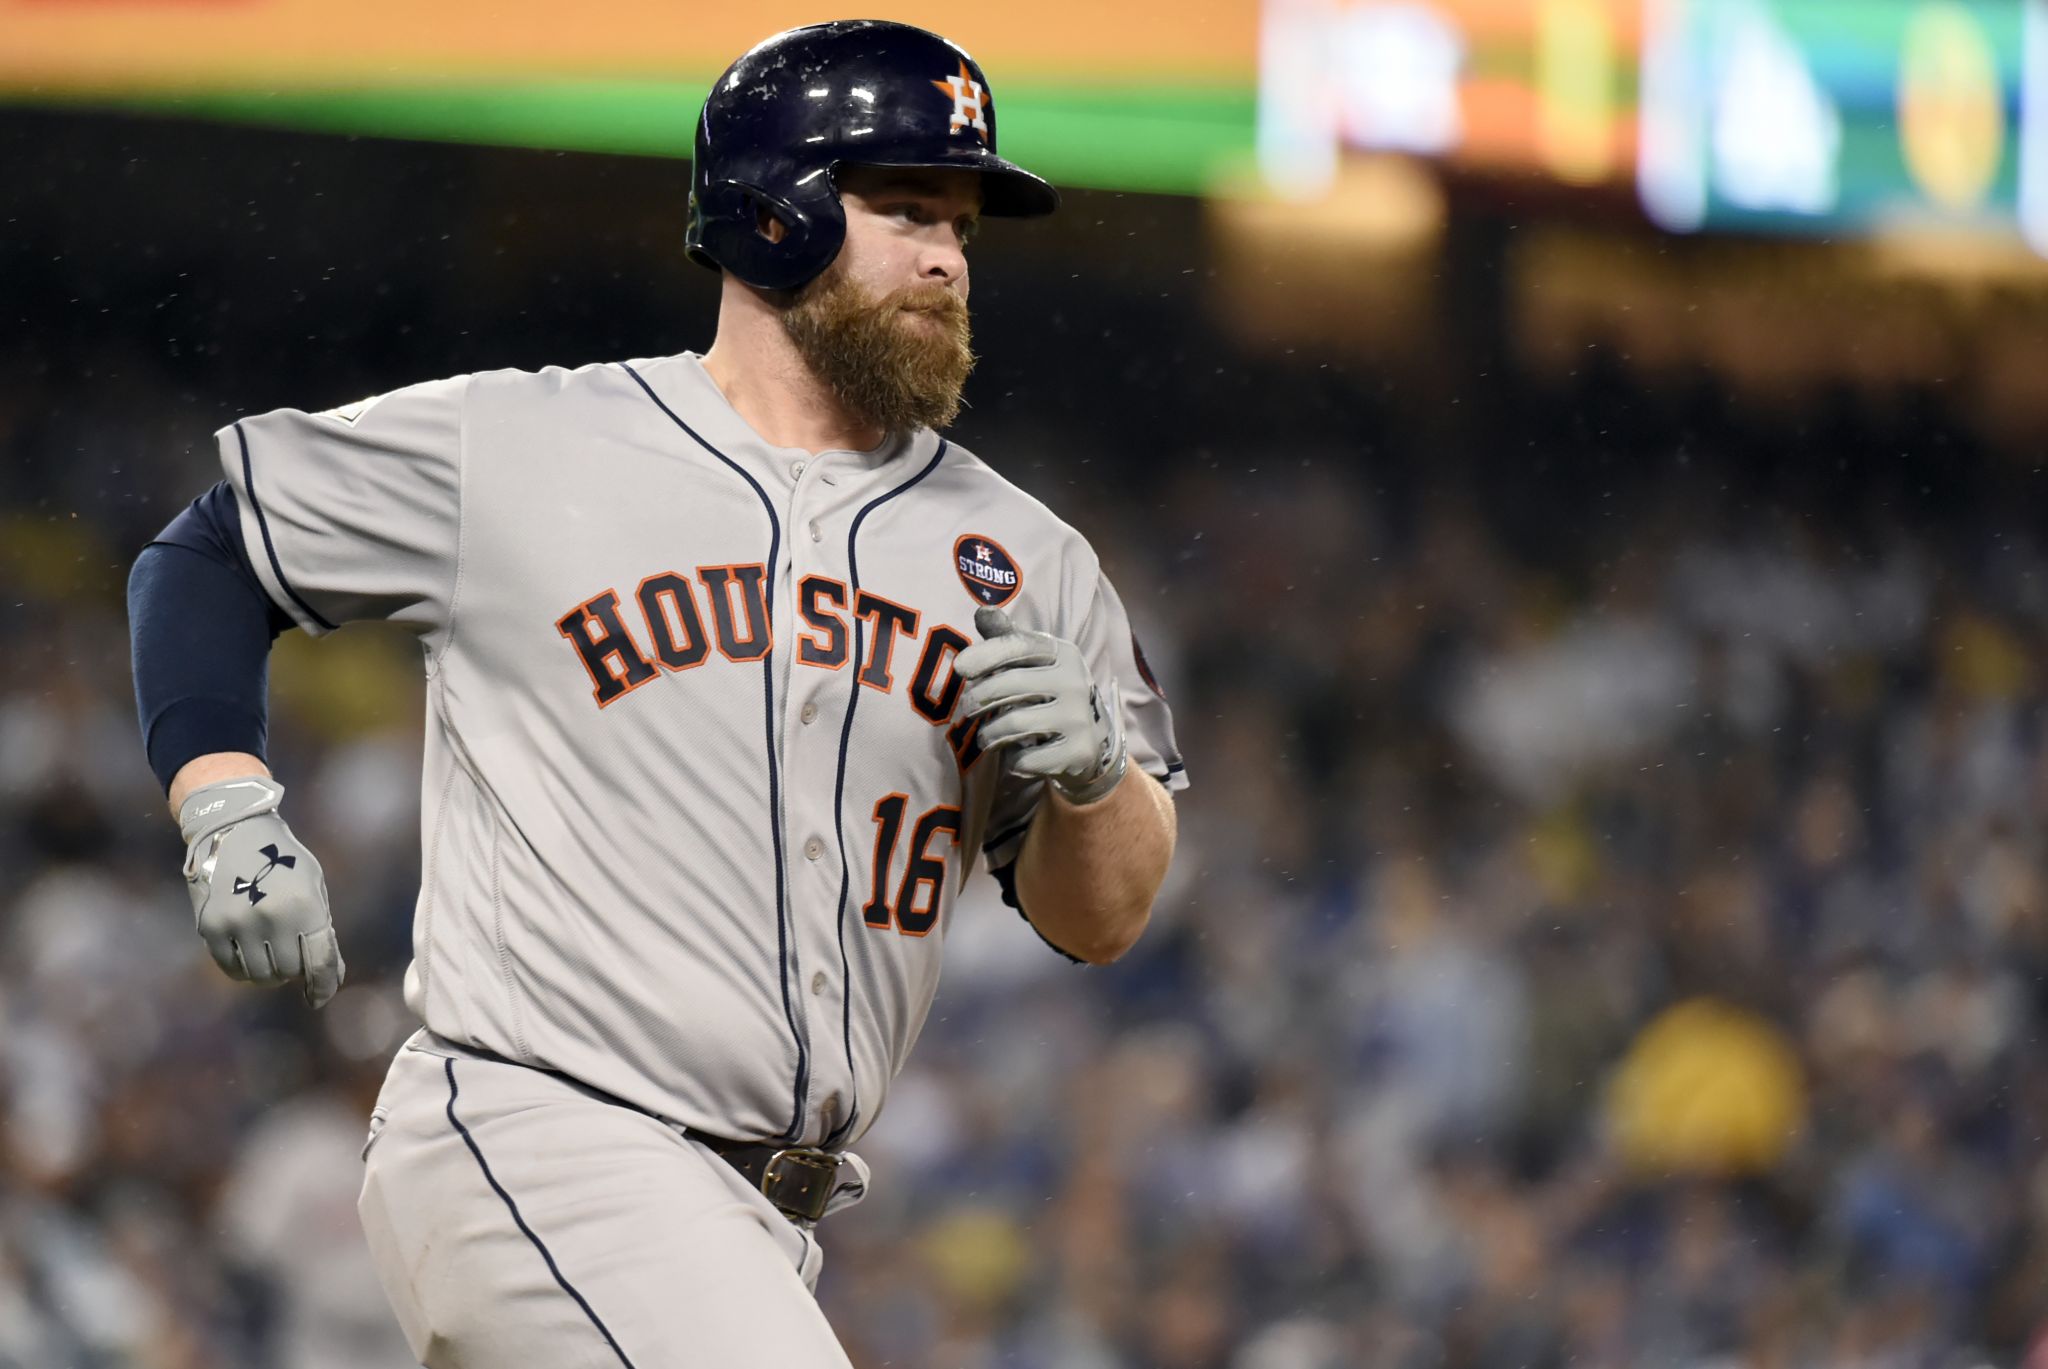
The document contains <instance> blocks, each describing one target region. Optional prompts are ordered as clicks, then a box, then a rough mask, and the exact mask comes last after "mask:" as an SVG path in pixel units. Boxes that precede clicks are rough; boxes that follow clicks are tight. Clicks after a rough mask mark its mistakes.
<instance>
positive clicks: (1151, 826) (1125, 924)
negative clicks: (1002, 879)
mask: <svg viewBox="0 0 2048 1369" xmlns="http://www.w3.org/2000/svg"><path fill="white" fill-rule="evenodd" d="M1176 831H1177V824H1176V819H1175V815H1174V811H1173V800H1172V799H1171V798H1169V797H1168V796H1167V793H1166V790H1165V789H1163V788H1162V787H1160V784H1159V781H1157V780H1155V779H1153V778H1152V777H1151V776H1150V775H1147V774H1145V773H1144V772H1143V771H1141V770H1138V769H1137V768H1135V767H1133V768H1132V770H1131V771H1130V773H1129V774H1128V775H1126V776H1125V778H1124V781H1123V783H1121V784H1119V785H1118V786H1117V787H1116V789H1115V790H1113V791H1112V792H1111V793H1110V794H1109V796H1108V797H1106V798H1104V799H1102V800H1100V801H1099V802H1096V803H1091V804H1089V805H1087V806H1086V807H1076V806H1075V805H1073V804H1071V803H1069V802H1067V801H1066V800H1065V799H1063V798H1061V797H1060V796H1059V794H1058V792H1057V791H1056V790H1053V789H1051V788H1050V787H1048V789H1047V792H1046V796H1045V802H1044V804H1043V806H1041V807H1040V808H1039V810H1038V816H1037V817H1036V818H1034V819H1033V820H1032V823H1031V831H1030V834H1029V835H1028V836H1026V837H1025V839H1024V849H1023V851H1022V852H1021V853H1020V854H1019V855H1018V857H1017V901H1018V903H1019V904H1020V905H1021V906H1022V907H1023V910H1024V915H1025V916H1026V917H1028V918H1030V919H1031V923H1032V925H1033V926H1034V927H1036V928H1038V930H1039V932H1040V933H1041V934H1042V935H1044V937H1045V938H1046V940H1048V941H1050V942H1052V944H1053V945H1055V946H1057V947H1059V948H1060V949H1061V950H1063V951H1066V952H1067V953H1068V954H1069V955H1074V956H1078V957H1080V958H1081V959H1082V960H1086V961H1088V962H1089V963H1091V964H1095V965H1106V964H1108V963H1109V962H1110V961H1112V960H1115V959H1116V958H1117V957H1118V956H1120V955H1122V954H1123V953H1124V952H1125V951H1127V950H1129V949H1130V948H1131V946H1132V945H1133V944H1134V943H1135V942H1136V941H1137V939H1138V936H1139V934H1140V933H1142V932H1143V931H1144V930H1145V923H1146V921H1147V919H1148V918H1150V917H1151V915H1152V900H1153V899H1154V898H1155V897H1156V896H1157V895H1158V893H1159V886H1160V884H1161V883H1162V882H1163V881H1164V880H1165V879H1166V869H1167V866H1168V865H1170V864H1171V863H1172V861H1173V845H1174V837H1175V834H1176Z"/></svg>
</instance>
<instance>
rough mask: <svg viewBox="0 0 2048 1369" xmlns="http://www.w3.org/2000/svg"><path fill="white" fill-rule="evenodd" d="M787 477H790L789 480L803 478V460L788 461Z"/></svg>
mask: <svg viewBox="0 0 2048 1369" xmlns="http://www.w3.org/2000/svg"><path fill="white" fill-rule="evenodd" d="M789 478H790V479H791V480H801V479H803V478H804V463H803V462H801V461H792V462H790V463H789Z"/></svg>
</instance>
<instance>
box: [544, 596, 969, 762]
mask: <svg viewBox="0 0 2048 1369" xmlns="http://www.w3.org/2000/svg"><path fill="white" fill-rule="evenodd" d="M767 585H768V570H767V567H766V566H763V565H761V564H760V563H758V562H756V563H753V564H750V565H733V566H699V567H697V573H696V577H695V578H694V579H692V578H691V577H690V576H688V575H685V574H683V573H682V572H681V571H674V570H665V571H660V572H658V573H656V574H654V575H650V576H648V577H647V578H646V579H644V580H642V581H641V582H640V583H639V584H638V585H637V586H635V588H634V590H633V593H632V594H631V595H630V596H627V598H628V600H629V601H630V603H629V604H622V603H621V602H620V596H619V592H618V591H617V590H615V589H607V590H605V591H604V592H602V593H600V594H594V595H592V596H591V597H590V598H588V599H585V600H584V601H583V602H582V603H580V604H578V605H576V607H574V608H572V609H570V610H569V611H568V612H567V613H565V614H563V615H562V616H561V617H560V618H557V619H556V620H555V630H556V631H557V632H559V633H560V634H561V635H562V639H563V640H564V641H566V642H567V643H568V644H569V645H570V646H571V647H572V648H574V650H575V652H576V658H577V660H578V661H580V662H581V663H582V665H583V669H584V672H585V673H586V674H588V675H589V676H590V687H591V688H590V696H591V698H592V699H594V700H596V702H597V706H598V707H599V708H606V707H609V706H610V705H612V704H614V703H617V702H618V701H619V700H620V699H623V698H624V697H626V695H628V694H630V693H632V692H633V691H634V690H636V689H638V688H640V687H641V686H642V685H647V684H652V683H653V682H654V681H656V680H658V679H661V678H662V676H663V675H664V674H677V675H679V674H681V673H682V672H684V671H686V670H694V669H696V668H697V667H698V666H701V665H703V664H704V663H705V662H706V661H708V660H709V659H710V658H711V653H712V651H713V650H714V649H715V650H716V651H717V652H718V654H719V655H720V656H723V657H724V658H725V659H726V660H728V661H732V662H735V663H745V662H753V661H759V660H761V659H762V658H763V657H765V656H768V655H770V654H771V653H772V652H773V651H774V649H775V643H774V640H773V633H772V632H771V631H770V628H769V619H768V597H767ZM700 596H701V598H700ZM796 605H797V614H798V616H799V617H800V618H801V619H802V620H803V625H802V628H801V630H800V631H799V632H798V633H797V637H796V659H797V664H799V665H806V666H810V667H813V668H814V669H818V670H843V669H845V668H846V667H847V666H848V665H849V664H852V663H853V657H854V654H855V652H856V650H858V652H859V654H860V656H861V660H860V661H859V662H858V667H857V668H858V676H857V678H858V679H859V680H860V682H861V684H863V685H865V686H867V687H868V688H869V689H873V690H877V691H879V692H881V693H884V694H893V693H895V692H896V684H897V679H898V674H897V671H896V662H897V660H898V658H899V656H905V657H907V656H908V655H909V653H907V652H903V651H901V650H900V648H901V647H902V646H903V645H904V643H906V642H908V643H911V644H913V649H914V650H915V653H916V655H915V659H916V662H917V664H916V666H915V667H914V668H912V670H911V671H910V672H909V687H908V689H907V690H906V691H905V694H906V696H907V697H908V699H909V702H910V706H911V707H912V708H914V709H916V710H917V712H918V713H919V715H921V716H922V717H923V718H924V719H925V721H927V722H929V723H931V724H933V725H934V726H938V725H940V724H944V723H946V722H948V721H949V720H950V719H951V718H952V716H953V706H954V705H955V704H956V703H958V702H959V699H960V677H959V675H958V674H957V673H956V672H955V671H954V670H953V668H952V663H953V658H954V657H955V656H957V655H959V654H960V652H961V650H962V649H963V648H965V647H966V646H967V645H968V643H969V642H970V641H971V640H972V639H971V638H969V637H968V636H967V634H966V633H964V632H962V631H961V630H960V629H959V628H956V627H954V626H952V625H951V624H949V623H937V624H934V625H933V626H932V627H931V628H930V630H928V631H925V632H923V633H920V632H919V627H920V625H921V623H922V622H923V618H924V615H923V614H921V613H919V612H918V611H917V610H916V609H914V608H911V607H910V606H909V605H907V604H899V603H897V602H896V601H894V600H893V599H887V598H884V597H883V596H881V595H879V594H875V593H873V592H871V591H869V590H861V591H860V592H859V593H858V594H854V593H852V592H851V591H849V589H848V587H847V585H846V584H845V582H843V581H840V580H835V579H833V578H831V577H830V576H826V575H806V576H805V577H804V578H803V579H802V580H800V581H798V582H797V587H796ZM920 636H922V638H923V645H922V646H921V647H918V646H916V645H915V644H916V643H917V641H918V639H919V637H920ZM979 732H980V726H979V721H978V720H977V719H972V718H963V719H961V720H960V721H959V722H957V723H954V724H953V725H952V726H951V727H949V728H948V729H947V732H946V740H947V742H948V744H949V745H950V746H951V747H952V750H953V754H954V755H955V756H956V757H957V758H958V759H959V762H960V766H961V768H962V769H965V768H967V767H968V766H970V765H972V764H973V763H974V760H975V758H976V757H978V756H980V755H981V745H980V742H979V740H978V737H977V734H978V733H979Z"/></svg>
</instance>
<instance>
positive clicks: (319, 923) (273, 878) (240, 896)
mask: <svg viewBox="0 0 2048 1369" xmlns="http://www.w3.org/2000/svg"><path fill="white" fill-rule="evenodd" d="M282 798H284V787H283V786H282V785H280V784H278V783H276V782H275V781H273V780H267V779H262V778H259V777H255V776H251V777H249V778H247V779H235V780H221V781H220V782H218V783H216V784H209V785H206V786H204V787H202V788H199V789H195V790H193V791H192V793H191V794H190V795H189V796H187V798H186V799H185V805H184V807H183V808H181V809H180V810H179V812H178V827H179V829H180V830H181V831H182V832H183V833H184V834H185V884H186V887H187V888H188V889H189V890H190V891H191V894H192V911H193V913H194V915H195V916H196V917H197V919H198V924H199V939H200V940H201V941H204V942H205V943H206V949H207V952H208V953H209V954H211V955H212V956H213V961H214V963H215V964H216V965H218V966H220V967H221V969H222V970H223V971H225V972H226V973H227V975H228V977H229V978H231V979H241V980H246V981H248V982H249V983H251V984H261V985H265V986H268V985H275V984H282V983H284V982H285V981H286V980H288V979H304V981H305V985H304V989H305V995H306V1002H307V1003H308V1004H309V1005H310V1006H312V1007H315V1008H317V1007H319V1006H321V1005H322V1004H324V1003H325V1002H327V1000H328V999H330V998H332V997H334V994H335V991H336V990H337V989H339V988H340V987H341V979H342V975H343V973H344V972H345V967H344V966H343V965H342V963H341V947H340V946H339V944H337V943H336V941H335V938H334V920H333V918H332V917H330V916H329V915H328V911H327V878H326V876H325V875H324V874H322V873H321V870H320V862H319V861H317V860H315V859H314V858H313V853H312V852H311V851H308V850H307V849H306V848H305V847H304V846H302V845H300V844H299V839H298V838H297V837H295V836H293V835H292V829H291V828H289V827H287V826H285V823H284V819H283V818H281V817H279V816H278V815H277V805H278V801H279V800H281V799H282Z"/></svg>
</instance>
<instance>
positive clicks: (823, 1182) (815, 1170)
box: [761, 1146, 839, 1222]
mask: <svg viewBox="0 0 2048 1369" xmlns="http://www.w3.org/2000/svg"><path fill="white" fill-rule="evenodd" d="M838 1178H839V1157H838V1156H837V1155H836V1154H834V1153H833V1152H831V1151H829V1150H819V1149H817V1148H815V1147H812V1146H796V1147H791V1148H790V1149H788V1150H778V1151H776V1152H775V1153H774V1154H773V1155H771V1156H769V1157H768V1163H767V1164H766V1165H764V1166H763V1167H762V1169H761V1193H762V1195H763V1196H764V1197H766V1198H767V1199H768V1201H769V1202H771V1203H773V1204H775V1206H776V1207H778V1208H780V1209H781V1210H782V1211H783V1212H784V1213H785V1214H786V1215H788V1216H791V1217H796V1218H799V1219H801V1220H803V1221H806V1222H815V1221H817V1220H818V1219H819V1218H820V1217H823V1216H824V1215H825V1205H826V1204H827V1203H829V1202H830V1201H832V1194H833V1191H834V1188H835V1187H836V1183H837V1180H838Z"/></svg>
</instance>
